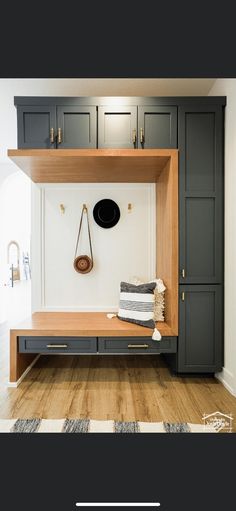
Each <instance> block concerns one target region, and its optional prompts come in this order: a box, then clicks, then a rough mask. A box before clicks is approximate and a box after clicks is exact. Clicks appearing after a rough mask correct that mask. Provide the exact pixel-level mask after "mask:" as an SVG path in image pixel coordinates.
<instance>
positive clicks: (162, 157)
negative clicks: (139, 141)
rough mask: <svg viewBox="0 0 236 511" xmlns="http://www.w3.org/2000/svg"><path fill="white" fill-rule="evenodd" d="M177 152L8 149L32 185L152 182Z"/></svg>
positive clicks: (151, 150) (154, 150) (156, 150)
mask: <svg viewBox="0 0 236 511" xmlns="http://www.w3.org/2000/svg"><path fill="white" fill-rule="evenodd" d="M177 153H178V151H177V150H176V149H9V150H8V156H9V158H10V159H11V160H12V161H13V162H14V163H15V164H16V165H17V166H18V167H19V168H20V169H21V170H23V172H25V173H26V174H27V175H28V176H29V177H30V178H31V179H32V181H34V182H35V183H94V182H100V183H155V182H156V181H157V179H158V177H159V176H160V174H161V172H162V170H163V168H164V167H165V166H166V164H167V162H168V161H170V159H171V158H173V157H174V156H175V155H176V154H177Z"/></svg>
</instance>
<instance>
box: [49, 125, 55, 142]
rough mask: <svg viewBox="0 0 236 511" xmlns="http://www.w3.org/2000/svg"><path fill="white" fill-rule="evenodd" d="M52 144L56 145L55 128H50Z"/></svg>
mask: <svg viewBox="0 0 236 511" xmlns="http://www.w3.org/2000/svg"><path fill="white" fill-rule="evenodd" d="M50 144H54V128H50Z"/></svg>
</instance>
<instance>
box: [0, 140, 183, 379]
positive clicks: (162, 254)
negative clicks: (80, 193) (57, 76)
mask: <svg viewBox="0 0 236 511" xmlns="http://www.w3.org/2000/svg"><path fill="white" fill-rule="evenodd" d="M8 156H9V158H10V159H11V160H12V161H13V162H14V163H15V164H16V165H17V166H18V167H19V168H20V169H21V170H23V171H24V172H25V173H26V174H27V175H28V176H29V177H30V178H31V179H32V181H34V182H35V183H89V182H90V183H94V182H100V183H135V182H136V183H156V185H157V186H156V197H157V207H156V211H157V220H156V225H157V265H156V275H157V276H158V277H159V278H162V279H163V281H164V283H165V285H166V292H165V323H158V324H157V328H159V330H160V332H161V334H162V335H163V336H177V335H178V272H179V270H178V268H179V263H178V150H176V149H91V150H87V149H26V150H23V149H17V150H13V149H10V150H9V151H8ZM37 314H38V315H37ZM37 314H34V315H33V317H32V319H30V320H29V322H26V324H24V325H20V328H19V330H13V331H12V332H11V361H12V362H11V367H13V369H12V371H13V373H14V375H13V376H12V380H11V381H15V378H16V376H17V378H19V376H20V375H21V374H22V372H23V371H24V370H25V368H26V367H27V365H28V364H29V363H31V361H32V355H29V354H22V353H18V352H17V336H18V335H27V334H28V335H29V333H30V335H40V334H41V335H84V336H93V335H94V336H105V335H109V336H117V335H123V336H129V335H130V336H143V335H144V336H146V335H147V336H150V335H151V332H150V329H145V328H143V327H139V326H137V325H134V324H128V323H127V322H122V321H119V320H118V319H113V320H107V319H106V318H105V315H104V314H103V313H101V314H100V313H98V315H97V316H96V321H94V319H93V318H95V313H89V312H88V313H83V314H82V313H80V314H79V316H78V315H77V314H75V315H72V314H70V313H59V312H55V313H51V315H49V313H37ZM54 315H55V316H54ZM16 368H17V369H16Z"/></svg>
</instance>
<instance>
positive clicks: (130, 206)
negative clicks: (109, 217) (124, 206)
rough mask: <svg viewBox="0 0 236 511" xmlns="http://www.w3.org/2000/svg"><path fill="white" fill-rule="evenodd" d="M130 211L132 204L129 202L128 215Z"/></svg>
mask: <svg viewBox="0 0 236 511" xmlns="http://www.w3.org/2000/svg"><path fill="white" fill-rule="evenodd" d="M131 211H132V204H131V203H130V202H129V204H128V213H131Z"/></svg>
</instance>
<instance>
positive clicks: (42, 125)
mask: <svg viewBox="0 0 236 511" xmlns="http://www.w3.org/2000/svg"><path fill="white" fill-rule="evenodd" d="M17 120H18V126H17V128H18V130H17V136H18V147H19V148H20V149H25V148H27V149H37V148H41V149H50V148H55V132H56V107H55V106H47V105H46V106H34V105H31V106H18V108H17Z"/></svg>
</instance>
